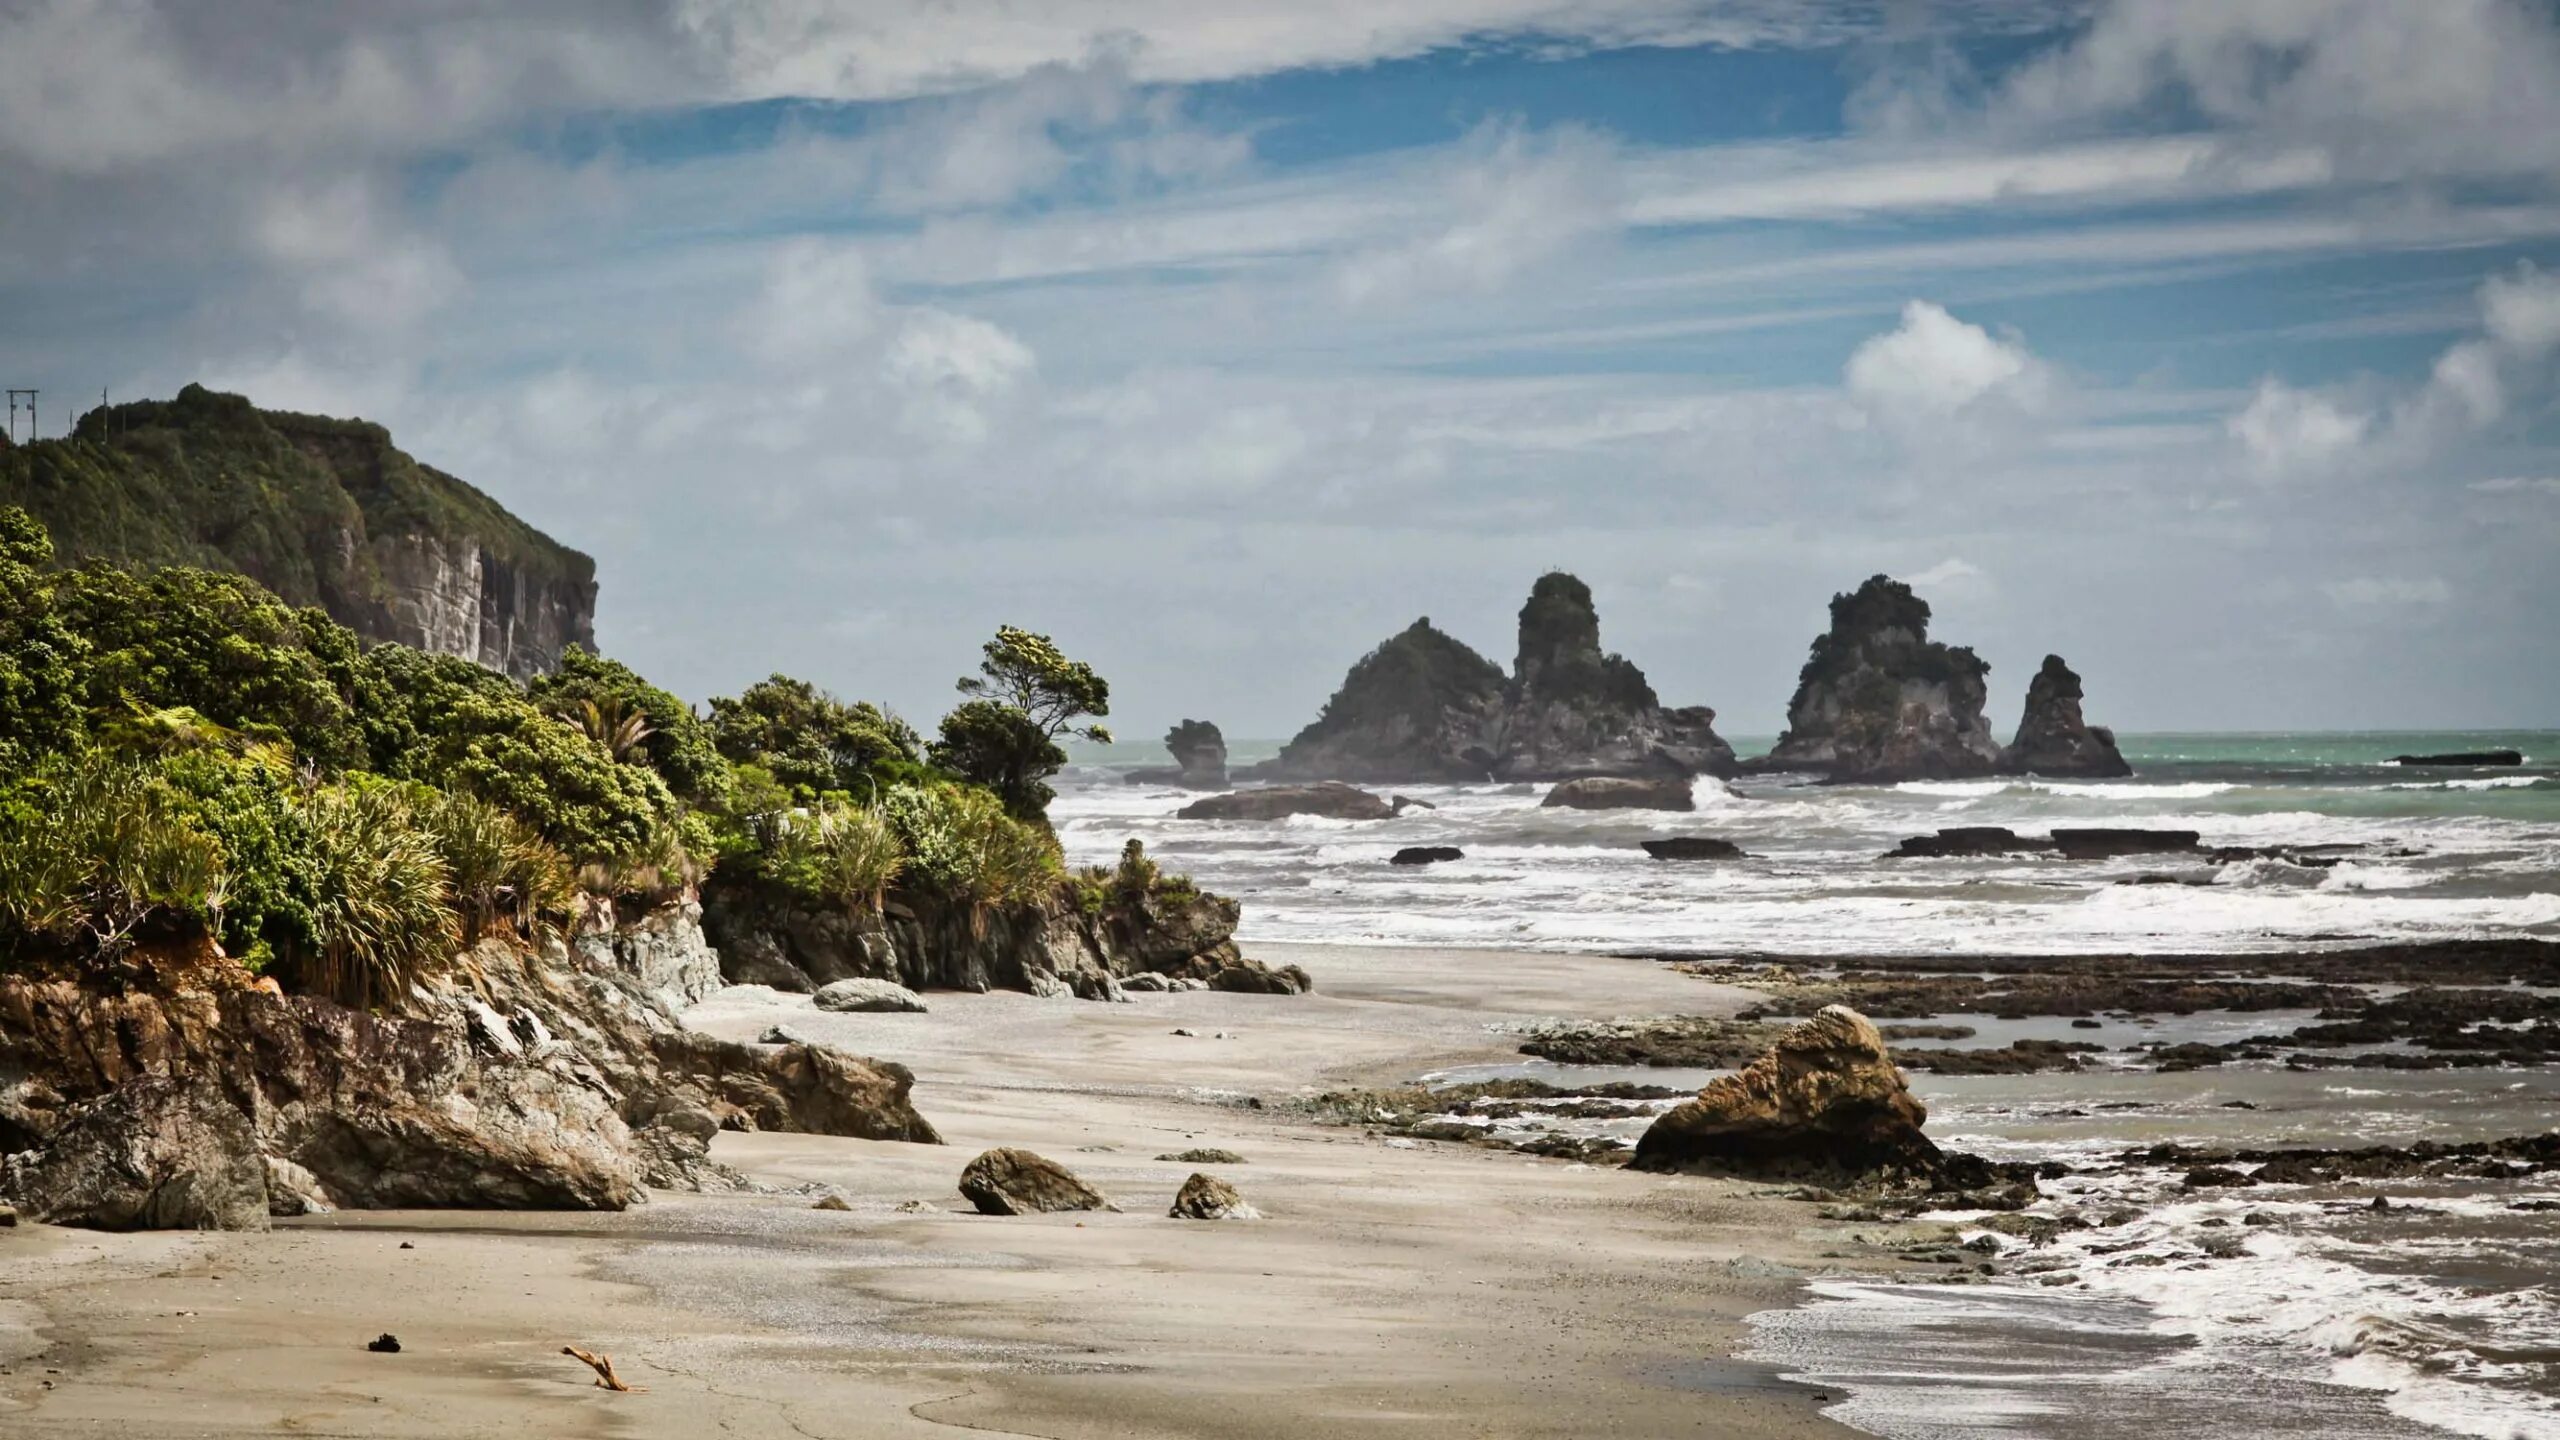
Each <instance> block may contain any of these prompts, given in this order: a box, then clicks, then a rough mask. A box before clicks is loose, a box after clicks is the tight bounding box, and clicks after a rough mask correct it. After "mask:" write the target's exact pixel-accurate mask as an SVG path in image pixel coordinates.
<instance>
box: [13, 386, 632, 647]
mask: <svg viewBox="0 0 2560 1440" xmlns="http://www.w3.org/2000/svg"><path fill="white" fill-rule="evenodd" d="M0 504H7V505H17V506H22V507H24V508H25V509H26V510H28V511H29V512H30V513H32V514H33V515H35V517H36V518H37V519H38V520H40V521H42V522H43V523H44V525H45V528H46V529H47V530H48V531H49V532H51V534H52V537H53V542H54V548H55V552H56V555H57V556H58V558H59V560H60V561H61V563H63V564H66V565H75V564H78V563H80V562H82V561H87V560H93V559H94V560H105V561H109V562H111V563H113V564H116V565H120V566H129V567H135V568H142V567H150V566H160V565H193V566H199V567H202V568H205V569H210V570H227V571H233V572H236V573H239V574H244V575H247V576H249V577H251V578H252V579H255V580H257V581H258V582H259V583H261V584H263V585H265V586H266V587H267V588H268V589H270V590H273V591H274V592H275V593H276V594H277V595H279V596H281V597H283V598H284V599H285V600H287V601H289V602H291V603H293V604H296V605H317V606H320V607H321V608H322V609H324V610H326V611H327V612H328V613H329V614H330V616H331V617H332V618H334V619H336V620H337V621H338V622H339V623H341V624H343V625H345V626H347V627H348V628H349V629H352V630H354V631H355V632H356V633H357V634H358V635H360V636H362V637H363V638H364V639H365V640H367V641H370V642H382V641H394V642H397V643H400V644H403V645H408V646H412V647H414V648H417V649H421V650H432V651H437V652H440V653H443V654H448V655H460V656H463V657H465V658H467V659H471V660H475V661H478V662H479V663H480V664H483V665H486V666H488V667H489V668H490V669H492V670H498V671H503V672H505V673H506V674H508V675H511V676H514V677H515V678H517V679H519V680H521V679H525V678H527V677H529V676H532V675H535V674H539V673H542V672H545V671H548V670H551V669H553V668H555V667H556V666H557V665H558V664H559V663H560V655H561V652H562V651H563V650H564V649H565V648H566V647H568V646H570V645H572V644H575V645H580V646H584V647H586V648H588V649H593V648H594V647H595V600H596V582H595V562H594V561H592V560H590V559H588V558H587V557H586V556H585V555H582V554H580V553H578V552H577V551H575V550H571V549H569V548H568V547H566V546H564V545H561V544H559V543H558V542H556V541H554V540H552V539H551V538H550V537H549V536H546V535H544V534H542V533H541V532H540V531H537V530H535V529H534V528H533V527H532V526H530V525H527V524H526V523H525V522H524V521H522V520H520V519H518V518H517V517H516V516H514V515H512V514H510V513H509V512H508V511H507V510H506V508H505V507H503V506H501V505H499V504H498V503H497V502H496V501H494V500H492V499H490V498H489V497H488V496H487V495H485V494H483V493H481V492H480V491H479V490H476V489H474V488H473V487H471V486H470V485H468V484H465V483H464V482H463V481H461V480H458V479H456V478H454V477H453V476H451V475H448V474H445V473H444V472H442V471H440V470H437V469H435V468H434V467H432V466H428V465H423V464H420V463H419V462H418V461H416V460H415V459H413V458H411V457H410V456H409V455H407V454H405V453H403V452H402V451H401V450H400V449H398V448H397V447H396V446H394V445H393V444H392V443H391V437H390V434H389V433H388V432H387V431H385V430H384V429H383V428H382V427H381V426H379V425H375V424H371V423H369V422H366V421H362V420H333V419H328V418H325V417H322V416H317V415H296V414H291V413H288V412H284V411H277V410H261V409H259V408H257V407H256V406H254V405H252V404H250V402H249V401H248V400H246V399H244V398H242V397H241V396H238V395H225V394H221V393H218V392H215V391H211V390H207V389H205V388H203V387H202V386H198V385H190V386H187V387H186V388H185V389H183V390H181V391H179V392H178V395H177V397H176V398H175V399H172V400H152V401H138V402H134V403H131V404H123V405H113V406H101V407H100V408H98V409H95V410H92V411H90V412H89V413H88V414H87V415H84V416H82V417H81V420H80V423H79V425H78V426H77V427H76V428H75V429H74V430H73V432H72V433H71V434H70V435H68V436H65V437H63V438H60V439H55V440H42V441H37V442H34V443H32V444H27V445H20V446H15V447H12V448H10V449H8V450H6V451H0Z"/></svg>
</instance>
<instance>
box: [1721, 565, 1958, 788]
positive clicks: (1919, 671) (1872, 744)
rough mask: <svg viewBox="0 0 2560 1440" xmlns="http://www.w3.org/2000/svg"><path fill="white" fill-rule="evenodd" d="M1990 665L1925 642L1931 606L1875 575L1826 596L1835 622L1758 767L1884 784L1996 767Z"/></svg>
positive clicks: (1818, 641)
mask: <svg viewBox="0 0 2560 1440" xmlns="http://www.w3.org/2000/svg"><path fill="white" fill-rule="evenodd" d="M1990 672H1991V666H1990V664H1989V663H1988V662H1986V661H1984V660H1983V659H1982V658H1981V657H1979V656H1977V655H1975V654H1974V653H1973V651H1971V650H1969V649H1967V648H1965V647H1963V646H1960V645H1945V644H1941V643H1939V642H1937V641H1934V640H1931V639H1930V638H1929V602H1928V601H1926V600H1923V599H1921V598H1920V597H1919V596H1917V595H1914V594H1912V593H1911V587H1910V586H1908V585H1905V584H1903V583H1902V582H1901V581H1899V580H1894V579H1890V578H1887V577H1886V576H1883V575H1878V576H1875V577H1873V578H1872V579H1870V580H1868V581H1867V583H1865V584H1864V585H1861V586H1859V587H1858V588H1857V589H1856V590H1854V591H1852V592H1850V593H1849V594H1846V595H1834V596H1833V597H1831V628H1830V630H1829V631H1828V632H1826V633H1824V634H1822V635H1819V636H1816V637H1815V638H1814V642H1813V654H1812V656H1811V657H1810V658H1809V659H1807V660H1806V661H1805V663H1804V669H1803V671H1802V672H1801V673H1800V674H1799V675H1798V677H1797V681H1796V693H1795V698H1794V699H1793V700H1792V701H1790V702H1788V705H1787V733H1786V734H1785V735H1783V736H1781V737H1780V738H1779V740H1778V744H1777V748H1776V749H1774V750H1772V751H1770V752H1769V754H1768V755H1767V756H1765V757H1763V758H1762V759H1760V760H1758V761H1755V762H1754V763H1753V767H1752V768H1754V769H1757V770H1809V771H1814V772H1817V773H1819V774H1823V775H1826V776H1828V777H1829V778H1831V779H1832V780H1835V781H1842V782H1855V783H1865V784H1879V785H1888V784H1893V783H1896V782H1898V781H1903V780H1954V779H1967V778H1971V777H1973V776H1978V775H1990V774H1994V773H1996V772H1997V771H1998V770H1999V769H2000V765H2001V754H2002V752H2001V747H2000V742H1999V741H1997V740H1995V739H1993V738H1992V735H1991V726H1990V723H1989V722H1988V721H1986V720H1984V719H1983V715H1982V706H1983V701H1984V699H1985V698H1986V695H1987V692H1986V691H1985V689H1984V686H1983V677H1984V676H1985V675H1988V674H1989V673H1990Z"/></svg>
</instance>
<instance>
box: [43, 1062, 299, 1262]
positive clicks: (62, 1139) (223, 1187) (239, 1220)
mask: <svg viewBox="0 0 2560 1440" xmlns="http://www.w3.org/2000/svg"><path fill="white" fill-rule="evenodd" d="M0 1184H4V1185H5V1186H6V1188H7V1191H8V1193H9V1195H10V1196H12V1197H13V1198H14V1199H15V1200H16V1201H17V1204H18V1211H19V1213H20V1214H22V1215H25V1216H26V1217H27V1218H28V1219H30V1220H40V1221H43V1222H45V1223H47V1224H52V1225H83V1226H87V1227H89V1228H91V1229H96V1230H264V1229H265V1228H267V1210H268V1206H267V1171H266V1166H265V1163H264V1162H263V1161H262V1160H260V1158H259V1155H258V1142H257V1136H256V1133H255V1131H254V1130H253V1129H252V1127H251V1125H250V1123H249V1117H248V1114H247V1113H246V1112H244V1111H243V1110H242V1109H241V1108H240V1104H239V1102H238V1101H236V1100H234V1099H233V1098H232V1097H231V1096H230V1095H229V1094H227V1093H225V1091H224V1089H223V1087H222V1086H221V1084H220V1083H219V1082H218V1081H215V1080H213V1079H212V1078H210V1077H195V1078H191V1079H189V1080H176V1079H170V1078H167V1077H164V1076H149V1077H145V1078H143V1079H139V1080H135V1081H133V1082H132V1083H130V1084H127V1085H124V1086H121V1087H119V1088H117V1089H116V1090H115V1091H113V1092H112V1093H110V1094H108V1095H107V1096H106V1097H105V1098H104V1099H102V1100H100V1101H99V1102H98V1103H96V1104H94V1105H90V1106H87V1107H85V1108H84V1109H82V1110H81V1112H80V1113H79V1114H77V1115H75V1116H73V1117H72V1118H71V1119H70V1120H69V1121H68V1122H66V1123H65V1124H64V1125H63V1126H62V1127H61V1128H60V1129H58V1130H56V1131H55V1132H54V1134H53V1135H52V1136H51V1137H49V1142H48V1143H47V1144H46V1145H45V1146H44V1147H43V1148H41V1149H36V1150H29V1151H25V1152H22V1153H20V1154H17V1155H13V1156H11V1157H10V1158H9V1160H8V1168H7V1172H6V1175H5V1178H0Z"/></svg>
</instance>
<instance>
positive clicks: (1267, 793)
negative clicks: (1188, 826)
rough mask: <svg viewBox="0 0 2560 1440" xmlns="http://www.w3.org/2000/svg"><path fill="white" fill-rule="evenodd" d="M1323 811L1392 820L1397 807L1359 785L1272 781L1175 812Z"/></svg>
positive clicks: (1243, 815) (1274, 816)
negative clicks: (1269, 783)
mask: <svg viewBox="0 0 2560 1440" xmlns="http://www.w3.org/2000/svg"><path fill="white" fill-rule="evenodd" d="M1291 815H1319V816H1323V817H1325V818H1327V819H1331V820H1391V819H1394V818H1395V809H1394V807H1392V806H1390V805H1389V804H1387V802H1386V801H1384V800H1381V799H1379V798H1378V797H1377V796H1375V795H1372V794H1370V793H1369V792H1368V791H1366V790H1362V789H1359V788H1357V787H1355V786H1350V785H1342V784H1336V783H1334V782H1331V781H1326V782H1324V783H1321V784H1316V785H1271V786H1265V787H1263V788H1261V789H1258V790H1237V791H1233V792H1230V793H1228V794H1225V795H1211V796H1209V797H1207V798H1206V799H1201V800H1194V801H1192V802H1191V803H1190V804H1188V805H1185V806H1183V807H1182V808H1181V809H1180V810H1177V811H1175V812H1174V818H1175V819H1177V820H1282V819H1286V818H1288V817H1289V816H1291Z"/></svg>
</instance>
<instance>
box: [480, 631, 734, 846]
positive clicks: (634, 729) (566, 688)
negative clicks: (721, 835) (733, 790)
mask: <svg viewBox="0 0 2560 1440" xmlns="http://www.w3.org/2000/svg"><path fill="white" fill-rule="evenodd" d="M526 693H527V694H528V695H530V696H531V697H532V699H533V702H534V703H535V704H536V705H539V706H541V707H542V708H543V709H545V710H548V711H550V712H552V713H553V714H555V715H559V716H561V717H562V718H564V719H566V720H568V721H569V722H570V723H572V724H574V725H576V726H578V727H579V728H580V729H582V730H584V731H586V732H587V736H588V738H590V739H592V740H596V741H598V742H600V743H601V744H603V745H604V747H605V748H606V749H607V750H610V751H612V752H613V755H614V758H616V759H619V760H627V761H637V762H640V763H643V764H646V765H647V766H649V768H651V769H653V770H655V771H657V772H658V775H659V778H661V779H663V780H665V781H666V782H667V788H668V789H670V790H672V791H674V792H675V793H676V796H677V798H679V799H681V800H683V801H685V802H686V803H687V804H691V805H698V806H702V807H704V808H707V809H716V808H718V807H719V806H720V805H721V804H722V803H724V802H725V800H726V799H727V795H728V789H729V784H730V776H729V764H728V762H727V761H726V760H724V759H722V758H721V755H720V749H719V746H718V744H717V742H716V740H715V737H714V736H713V733H712V727H711V724H710V723H709V722H708V721H705V720H704V719H702V718H701V717H700V716H698V715H696V714H694V713H693V708H692V707H691V706H689V705H687V704H685V703H684V702H683V701H681V700H678V699H677V698H676V697H675V696H673V695H671V694H669V693H667V692H666V691H664V690H662V689H659V688H658V687H657V686H655V685H652V684H650V683H649V682H648V681H646V680H644V679H642V678H640V676H639V675H638V674H637V673H635V672H634V671H633V670H632V669H631V667H630V666H628V665H625V664H623V663H622V662H621V661H619V660H608V659H606V658H604V657H603V656H601V655H596V654H593V653H591V652H589V651H586V650H583V649H580V648H579V647H577V646H575V645H572V646H570V647H569V648H568V650H567V651H566V652H564V653H563V654H562V655H561V657H560V668H559V669H558V670H557V671H555V672H553V673H552V674H549V675H540V676H536V677H535V678H534V680H533V681H532V683H531V684H530V685H528V686H527V687H526Z"/></svg>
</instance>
